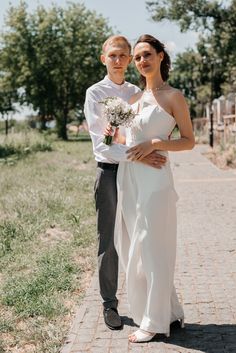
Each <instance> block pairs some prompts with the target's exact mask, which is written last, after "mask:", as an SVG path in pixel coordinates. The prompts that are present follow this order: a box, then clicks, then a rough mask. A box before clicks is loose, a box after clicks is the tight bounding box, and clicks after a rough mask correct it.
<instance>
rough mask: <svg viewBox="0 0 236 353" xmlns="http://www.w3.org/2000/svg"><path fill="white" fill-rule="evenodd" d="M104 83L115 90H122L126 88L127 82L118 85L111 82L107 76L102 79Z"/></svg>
mask: <svg viewBox="0 0 236 353" xmlns="http://www.w3.org/2000/svg"><path fill="white" fill-rule="evenodd" d="M104 81H105V82H107V83H109V85H110V86H112V87H114V88H116V89H122V88H124V87H126V86H127V82H126V81H124V83H122V84H121V85H118V84H117V83H115V82H113V81H112V80H111V79H110V78H109V77H108V75H106V76H105V77H104Z"/></svg>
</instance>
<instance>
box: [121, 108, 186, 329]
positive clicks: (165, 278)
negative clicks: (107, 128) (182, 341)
mask: <svg viewBox="0 0 236 353" xmlns="http://www.w3.org/2000/svg"><path fill="white" fill-rule="evenodd" d="M133 108H134V109H137V107H136V106H135V105H133ZM174 126H175V120H174V118H173V117H172V116H171V115H170V114H169V113H167V112H166V111H164V110H163V109H162V108H161V107H160V106H159V105H153V104H150V103H148V102H144V103H143V107H142V110H141V112H140V113H139V114H138V115H136V117H135V119H134V124H133V125H132V127H131V128H128V129H127V131H126V144H127V145H128V146H134V145H136V144H138V143H140V142H143V141H146V140H150V139H153V138H160V139H162V140H167V139H168V136H169V135H170V133H171V131H172V130H173V128H174ZM163 154H165V155H166V156H167V163H166V165H165V166H164V167H162V168H161V169H155V168H152V167H149V166H146V165H144V164H142V163H139V162H120V164H119V169H118V176H117V188H118V204H117V216H116V225H115V246H116V249H117V252H118V255H119V259H120V263H121V265H122V267H123V269H124V271H125V272H126V286H127V295H128V303H129V309H130V313H131V315H132V318H133V320H134V322H135V323H137V324H138V325H140V328H141V329H144V330H147V331H150V332H157V333H165V334H168V333H169V329H170V323H171V322H173V321H175V320H177V319H180V318H183V316H184V313H183V309H182V306H181V305H180V303H179V301H178V298H177V295H176V291H175V287H174V269H175V258H176V201H177V199H178V196H177V194H176V191H175V189H174V183H173V177H172V172H171V169H170V163H169V160H168V153H167V152H164V153H163Z"/></svg>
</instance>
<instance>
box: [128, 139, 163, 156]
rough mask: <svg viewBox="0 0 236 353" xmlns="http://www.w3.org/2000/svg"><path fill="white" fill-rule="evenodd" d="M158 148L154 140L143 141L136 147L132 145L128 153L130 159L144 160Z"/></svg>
mask: <svg viewBox="0 0 236 353" xmlns="http://www.w3.org/2000/svg"><path fill="white" fill-rule="evenodd" d="M155 149H156V148H155V146H154V145H153V143H152V140H149V141H146V142H142V143H140V144H138V145H136V146H134V147H131V148H130V149H129V150H128V151H127V152H126V153H128V157H127V158H128V159H130V160H131V161H138V160H142V159H143V158H144V157H146V156H147V155H148V154H150V153H151V152H152V151H154V150H155Z"/></svg>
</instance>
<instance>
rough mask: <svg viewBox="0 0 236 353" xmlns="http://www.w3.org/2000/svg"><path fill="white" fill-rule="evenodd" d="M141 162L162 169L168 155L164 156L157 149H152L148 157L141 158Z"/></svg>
mask: <svg viewBox="0 0 236 353" xmlns="http://www.w3.org/2000/svg"><path fill="white" fill-rule="evenodd" d="M139 162H140V163H144V164H146V165H149V166H150V167H153V168H156V169H161V168H162V167H163V166H164V165H165V164H166V157H165V156H162V155H161V154H159V153H158V152H157V151H152V152H151V153H150V154H148V155H147V156H146V157H144V158H142V159H141V160H139Z"/></svg>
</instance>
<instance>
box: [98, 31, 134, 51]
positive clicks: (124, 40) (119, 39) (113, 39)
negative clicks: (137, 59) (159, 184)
mask: <svg viewBox="0 0 236 353" xmlns="http://www.w3.org/2000/svg"><path fill="white" fill-rule="evenodd" d="M121 42H122V43H123V44H125V45H127V47H128V49H129V52H130V53H131V44H130V43H129V41H128V39H127V38H125V37H124V36H119V35H114V36H110V37H109V38H107V40H106V41H105V42H104V43H103V45H102V52H103V54H104V53H105V52H106V50H107V47H108V46H109V45H113V44H114V43H121Z"/></svg>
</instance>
